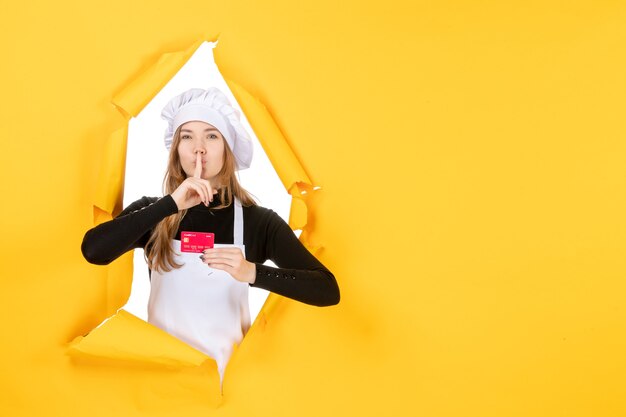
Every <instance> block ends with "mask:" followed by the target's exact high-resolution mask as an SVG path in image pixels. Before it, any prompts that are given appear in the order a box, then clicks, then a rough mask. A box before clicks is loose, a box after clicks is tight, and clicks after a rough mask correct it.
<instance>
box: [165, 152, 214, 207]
mask: <svg viewBox="0 0 626 417" xmlns="http://www.w3.org/2000/svg"><path fill="white" fill-rule="evenodd" d="M201 174H202V162H201V155H200V154H198V157H197V160H196V170H195V171H194V174H193V177H187V178H186V179H185V181H183V182H182V183H181V184H180V185H179V186H178V188H176V190H174V192H173V193H172V198H173V199H174V202H176V206H178V210H184V209H188V208H190V207H193V206H197V205H198V204H200V203H204V205H205V206H207V207H208V205H209V203H210V202H211V201H213V194H216V193H217V190H216V189H214V188H213V187H212V186H211V183H210V182H209V180H205V179H202V178H200V175H201Z"/></svg>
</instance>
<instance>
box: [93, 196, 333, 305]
mask: <svg viewBox="0 0 626 417" xmlns="http://www.w3.org/2000/svg"><path fill="white" fill-rule="evenodd" d="M218 204H219V198H218V196H217V195H215V196H214V199H213V202H211V204H210V205H209V207H205V206H204V205H203V204H199V205H197V206H195V207H191V208H190V209H188V210H187V213H186V214H185V216H184V217H183V219H182V221H181V223H180V226H179V228H178V231H177V232H176V236H175V239H178V240H180V232H181V230H182V231H194V232H210V233H214V234H215V243H222V244H232V243H233V241H234V238H233V225H234V204H231V205H230V206H228V207H226V208H223V209H219V210H216V209H214V208H213V207H215V206H216V205H218ZM177 212H178V207H177V206H176V203H175V202H174V199H173V198H172V196H171V195H166V196H164V197H162V198H157V197H142V198H141V199H139V200H137V201H135V202H133V203H132V204H130V205H129V206H128V207H126V208H125V209H124V211H122V212H121V213H120V214H119V215H118V216H117V217H116V218H114V219H113V220H110V221H108V222H105V223H102V224H100V225H98V226H96V227H94V228H92V229H90V230H89V231H87V233H86V234H85V237H84V238H83V243H82V246H81V250H82V252H83V256H84V257H85V259H86V260H87V261H89V262H90V263H93V264H98V265H106V264H109V263H110V262H112V261H114V260H115V259H117V258H118V257H120V256H121V255H123V254H124V253H126V252H128V251H129V250H131V249H135V248H144V249H145V246H146V244H147V242H148V239H149V238H150V235H151V233H152V230H153V229H154V227H155V226H156V225H157V224H158V223H159V222H160V221H161V220H163V219H164V218H166V217H168V216H171V215H172V214H175V213H177ZM243 224H244V232H243V234H244V236H243V241H244V245H245V247H246V251H245V252H246V253H245V255H246V259H247V260H248V261H250V262H254V263H255V264H256V278H255V282H254V284H250V285H251V286H253V287H258V288H263V289H265V290H268V291H271V292H275V293H277V294H280V295H283V296H285V297H289V298H292V299H294V300H298V301H301V302H303V303H306V304H312V305H316V306H328V305H334V304H337V303H339V298H340V295H339V287H338V285H337V281H336V280H335V277H334V275H333V274H332V273H331V272H330V271H329V270H328V269H327V268H326V267H325V266H324V265H322V263H321V262H320V261H318V260H317V259H316V258H315V257H314V256H313V255H312V254H311V253H310V252H309V251H308V250H307V249H306V248H305V247H304V246H303V245H302V243H301V242H300V241H299V240H298V239H297V238H296V236H295V235H294V233H293V231H292V230H291V228H290V227H289V225H287V223H285V221H284V220H283V219H282V218H281V217H280V216H278V215H277V214H276V213H275V212H274V211H272V210H270V209H266V208H263V207H260V206H250V207H243ZM268 259H269V260H271V261H272V262H274V263H275V264H276V265H277V266H278V268H273V267H270V266H267V265H263V263H264V262H265V261H266V260H268Z"/></svg>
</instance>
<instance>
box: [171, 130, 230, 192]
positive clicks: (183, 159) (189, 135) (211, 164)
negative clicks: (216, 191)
mask: <svg viewBox="0 0 626 417" xmlns="http://www.w3.org/2000/svg"><path fill="white" fill-rule="evenodd" d="M177 150H178V157H179V158H180V164H181V165H182V167H183V171H185V174H187V176H188V177H192V176H193V174H194V171H195V168H196V155H197V154H198V153H200V154H201V155H202V175H201V176H202V178H203V179H205V180H209V181H210V182H211V185H218V184H214V180H215V177H216V176H217V174H218V173H219V172H220V171H221V170H222V165H223V164H224V137H223V136H222V134H221V133H220V131H219V130H217V129H216V128H215V127H213V126H211V125H210V124H208V123H205V122H200V121H192V122H187V123H185V124H183V125H182V126H181V128H180V142H179V143H178V149H177Z"/></svg>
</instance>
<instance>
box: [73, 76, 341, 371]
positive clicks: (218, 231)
mask: <svg viewBox="0 0 626 417" xmlns="http://www.w3.org/2000/svg"><path fill="white" fill-rule="evenodd" d="M161 116H162V117H163V118H164V119H165V120H166V121H167V122H168V128H167V130H166V134H165V144H166V147H167V148H168V149H170V148H171V149H170V156H169V162H168V167H167V172H166V174H165V179H164V194H165V196H164V197H162V198H156V197H143V198H141V199H139V200H137V201H135V202H134V203H132V204H130V205H129V206H128V207H126V209H124V211H122V212H121V213H120V214H119V215H118V216H117V217H116V218H115V219H113V220H111V221H109V222H105V223H102V224H100V225H98V226H96V227H94V228H93V229H91V230H89V231H88V232H87V233H86V234H85V237H84V239H83V243H82V247H81V249H82V252H83V256H84V257H85V259H87V260H88V261H89V262H91V263H94V264H98V265H106V264H108V263H110V262H112V261H113V260H115V259H116V258H118V257H119V256H121V255H122V254H124V253H125V252H127V251H129V250H131V249H134V248H144V250H145V256H146V261H147V263H148V267H149V269H150V281H151V290H150V301H149V304H148V321H149V322H150V323H152V324H154V325H155V326H158V327H160V328H161V329H163V330H165V331H167V332H168V333H170V334H172V335H174V336H176V337H178V338H179V339H181V340H183V341H185V342H187V343H188V344H190V345H191V346H194V347H195V348H197V349H198V350H200V351H203V352H205V353H206V354H207V355H209V356H210V357H212V358H214V359H215V360H216V362H217V365H218V371H219V373H220V377H222V376H223V373H224V369H225V367H226V363H227V362H228V359H229V357H230V355H231V353H232V347H233V344H235V343H239V342H241V340H242V339H243V337H244V335H245V334H246V332H247V331H248V328H249V327H250V313H249V307H248V287H249V286H250V285H251V286H254V287H259V288H263V289H266V290H268V291H272V292H275V293H277V294H281V295H283V296H285V297H289V298H292V299H294V300H298V301H301V302H304V303H307V304H311V305H317V306H328V305H334V304H337V303H338V302H339V288H338V286H337V282H336V280H335V277H334V276H333V274H332V273H331V272H330V271H329V270H328V269H327V268H326V267H324V265H322V264H321V263H320V262H319V261H318V260H317V259H316V258H315V257H314V256H313V255H311V254H310V253H309V252H308V251H307V250H306V248H304V246H303V245H302V244H301V243H300V241H299V240H298V239H297V238H296V237H295V235H294V234H293V232H292V230H291V229H290V228H289V226H288V225H287V224H286V223H285V222H284V221H283V220H282V219H281V218H280V217H279V216H278V215H277V214H276V213H275V212H273V211H272V210H269V209H265V208H262V207H259V206H258V205H256V203H255V202H254V200H253V199H252V198H251V197H250V194H248V193H247V192H246V191H245V190H244V189H243V188H242V187H241V186H240V185H239V182H238V181H237V177H236V175H235V171H236V170H237V169H245V168H248V167H249V166H250V162H251V160H252V142H251V140H250V138H249V137H248V136H247V134H246V131H245V129H244V128H243V127H242V125H241V123H240V120H239V113H238V112H237V110H235V109H234V108H233V107H231V105H230V103H229V102H228V99H227V98H226V96H225V95H224V94H223V93H222V92H221V91H219V90H218V89H216V88H209V89H208V90H202V89H191V90H188V91H186V92H184V93H182V94H180V95H178V96H176V97H174V98H173V99H172V100H170V102H169V103H168V104H167V105H166V106H165V108H164V109H163V112H162V113H161ZM183 231H188V232H189V231H191V232H210V233H214V238H215V243H216V244H215V246H214V248H212V249H205V250H204V251H203V252H202V253H201V254H200V255H199V254H198V253H188V252H182V251H181V232H183ZM268 259H270V260H272V261H273V262H274V263H275V264H276V265H277V266H278V268H273V267H269V266H265V265H263V263H264V262H265V261H266V260H268Z"/></svg>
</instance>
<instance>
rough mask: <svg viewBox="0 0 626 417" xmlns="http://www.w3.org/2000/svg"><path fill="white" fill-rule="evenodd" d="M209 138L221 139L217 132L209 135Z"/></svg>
mask: <svg viewBox="0 0 626 417" xmlns="http://www.w3.org/2000/svg"><path fill="white" fill-rule="evenodd" d="M207 137H208V138H209V139H219V137H218V136H217V135H216V134H215V133H211V134H210V135H209V136H207Z"/></svg>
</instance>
